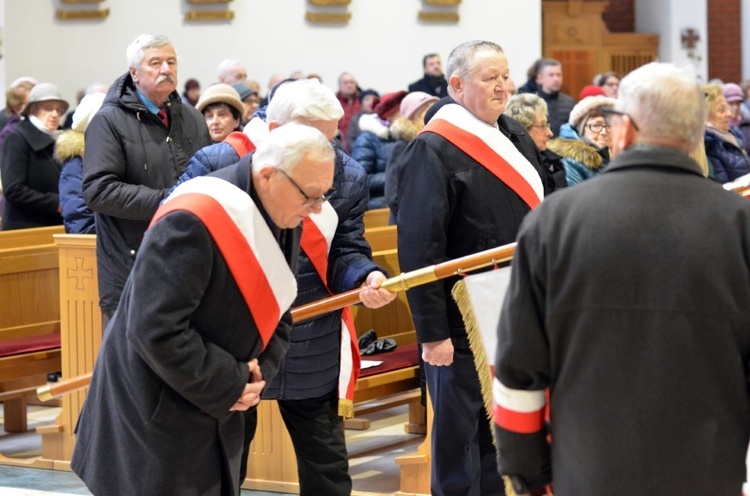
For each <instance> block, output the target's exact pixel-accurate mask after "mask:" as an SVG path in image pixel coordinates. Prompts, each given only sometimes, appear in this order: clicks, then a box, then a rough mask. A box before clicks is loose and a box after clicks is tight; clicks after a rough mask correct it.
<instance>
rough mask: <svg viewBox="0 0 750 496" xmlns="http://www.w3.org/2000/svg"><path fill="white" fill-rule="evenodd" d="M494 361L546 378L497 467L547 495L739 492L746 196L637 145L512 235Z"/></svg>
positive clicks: (746, 415)
mask: <svg viewBox="0 0 750 496" xmlns="http://www.w3.org/2000/svg"><path fill="white" fill-rule="evenodd" d="M512 265H513V269H512V278H511V284H510V288H509V290H508V294H507V297H506V300H505V305H504V307H503V313H502V318H501V322H500V327H499V331H498V343H499V345H498V350H497V356H496V364H495V371H496V372H497V375H498V379H499V380H500V381H501V382H502V384H503V385H505V386H506V387H507V388H509V389H512V390H520V391H523V392H526V391H542V390H544V389H545V388H547V387H549V388H550V398H551V399H550V419H551V434H552V437H551V439H552V442H551V454H550V450H549V447H548V445H547V438H546V433H545V432H542V431H539V432H537V433H536V434H518V433H513V432H510V431H507V430H504V429H500V428H498V429H497V435H498V446H499V458H500V470H501V472H502V473H505V474H515V475H517V476H520V477H522V478H523V479H524V480H525V481H526V482H527V483H528V484H530V485H534V484H536V483H543V482H547V481H548V480H549V477H550V474H549V469H550V464H549V462H550V459H551V470H552V478H553V483H554V489H555V494H556V495H561V496H568V495H575V496H595V495H601V494H607V495H610V496H632V495H635V494H643V495H645V494H649V495H651V494H654V495H655V494H664V495H667V494H669V495H672V494H709V493H710V494H740V492H741V486H742V483H743V481H744V479H745V453H746V452H747V446H748V439H749V436H750V402H749V401H748V379H749V377H750V376H749V372H748V371H749V370H750V311H748V309H750V202H748V200H747V199H745V198H742V197H740V196H739V195H736V194H734V193H730V192H727V191H724V190H722V188H721V186H719V185H718V184H716V183H714V182H713V181H710V180H707V179H705V178H704V177H703V176H702V175H701V171H700V168H699V166H698V164H697V163H695V162H693V161H692V160H690V158H689V157H688V156H687V155H684V154H681V153H679V152H677V151H676V150H670V149H667V148H657V147H637V148H632V149H629V150H627V151H625V152H624V153H622V154H621V155H619V156H618V157H617V158H616V159H614V160H613V161H612V162H610V164H609V166H608V167H607V170H605V171H604V173H603V174H602V175H601V176H600V177H598V178H596V179H593V180H591V181H587V182H585V183H583V184H580V185H578V186H576V187H574V188H567V189H564V190H562V191H560V192H558V193H555V194H554V195H552V196H550V197H549V198H548V199H546V200H545V201H544V202H542V204H541V205H540V206H539V208H537V209H535V210H534V211H533V212H531V213H530V214H529V216H527V218H526V219H525V221H524V223H523V225H522V226H521V230H520V232H519V241H518V248H517V250H516V254H515V256H514V258H513V264H512Z"/></svg>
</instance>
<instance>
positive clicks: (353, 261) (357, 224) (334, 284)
mask: <svg viewBox="0 0 750 496" xmlns="http://www.w3.org/2000/svg"><path fill="white" fill-rule="evenodd" d="M336 148H337V149H336V169H335V173H334V179H333V186H334V187H335V188H336V192H335V193H334V196H333V198H331V200H330V202H331V206H333V208H334V210H336V214H338V217H339V224H338V227H337V228H336V234H335V235H334V237H333V242H332V246H331V251H330V253H329V256H328V282H329V287H330V289H331V291H332V292H333V293H341V292H343V291H348V290H350V289H354V288H356V287H359V286H360V285H361V284H362V283H363V282H364V280H365V279H366V277H367V275H368V274H369V273H370V272H372V271H373V270H380V271H381V272H383V273H384V274H387V273H386V271H385V270H384V269H382V268H380V267H378V266H377V265H376V264H375V263H374V262H373V261H372V253H371V250H370V245H369V244H368V243H367V241H366V240H365V239H364V229H365V228H364V221H363V216H364V212H365V210H367V199H368V197H367V175H366V173H365V171H364V169H363V168H362V167H361V166H360V165H359V164H358V163H357V162H356V161H355V160H354V159H352V158H351V157H350V156H349V155H347V154H346V152H344V150H343V149H341V148H339V147H336ZM327 296H330V293H328V292H327V291H326V290H325V287H324V286H323V283H322V281H321V280H320V278H319V277H318V274H317V272H315V269H314V267H313V265H312V263H311V262H310V259H309V258H308V257H307V255H306V254H305V252H304V251H300V256H299V276H298V279H297V299H296V300H295V302H294V306H299V305H304V304H305V303H310V302H311V301H315V300H319V299H322V298H325V297H327ZM365 330H366V329H365ZM360 331H361V329H360ZM340 333H341V315H340V312H332V313H329V314H326V315H323V316H321V317H318V318H317V319H314V320H309V321H307V322H302V323H300V324H297V325H295V326H294V328H293V329H292V333H291V345H290V347H289V351H288V352H287V355H286V357H285V359H284V361H283V362H282V364H281V368H280V369H279V373H278V374H277V376H276V379H274V380H273V381H272V382H271V383H269V385H268V386H267V387H266V389H265V390H264V392H263V397H264V398H278V399H285V400H302V399H310V398H319V397H321V396H324V395H326V394H328V393H331V392H332V391H335V389H336V385H337V384H338V376H339V347H340V335H341V334H340Z"/></svg>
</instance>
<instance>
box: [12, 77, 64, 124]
mask: <svg viewBox="0 0 750 496" xmlns="http://www.w3.org/2000/svg"><path fill="white" fill-rule="evenodd" d="M38 102H60V103H62V104H63V114H64V113H65V112H67V111H68V107H70V104H69V103H68V102H67V101H65V100H64V99H63V97H62V96H60V90H59V89H58V88H57V86H55V85H54V84H51V83H39V84H37V85H36V86H34V87H33V88H31V91H30V92H29V102H28V103H27V104H26V108H25V109H24V111H23V115H25V116H28V115H29V112H30V110H31V107H33V106H34V104H35V103H38Z"/></svg>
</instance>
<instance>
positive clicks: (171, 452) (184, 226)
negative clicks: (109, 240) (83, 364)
mask: <svg viewBox="0 0 750 496" xmlns="http://www.w3.org/2000/svg"><path fill="white" fill-rule="evenodd" d="M250 158H251V156H247V157H245V159H243V160H242V161H240V162H239V163H237V164H235V165H234V166H230V167H228V168H226V169H223V170H222V171H220V172H221V173H222V174H223V176H222V177H225V178H230V179H231V178H232V176H234V178H242V177H245V178H247V177H248V176H249V173H250ZM246 183H247V184H251V183H250V181H249V180H248V181H246ZM248 187H249V186H248ZM248 192H249V193H251V191H250V190H249V189H248ZM253 195H254V194H251V196H253ZM254 200H255V202H256V205H258V206H259V208H260V210H261V213H262V214H264V215H265V212H264V210H263V209H262V207H261V206H260V203H259V201H257V199H256V198H254ZM272 230H273V229H272ZM300 231H301V230H300V229H299V228H298V229H294V230H281V231H279V230H274V234H275V235H276V237H277V239H278V240H279V244H280V246H281V248H282V251H284V254H285V258H286V259H287V261H288V262H289V263H290V267H296V263H297V260H296V257H297V256H298V253H299V234H300ZM290 325H291V319H290V317H289V313H287V314H286V317H285V319H284V320H282V322H281V323H280V325H279V327H278V328H277V330H276V332H275V333H274V335H273V337H272V339H271V341H270V343H269V344H268V346H267V347H266V349H265V351H263V353H261V349H262V344H261V341H260V337H259V334H258V332H257V328H256V326H255V324H254V322H253V319H252V317H251V314H250V311H249V309H248V307H247V304H246V303H245V300H244V299H243V297H242V294H241V293H240V291H239V288H238V287H237V284H236V282H235V280H234V278H233V277H232V274H231V272H230V271H229V269H228V267H227V265H226V262H225V261H224V258H223V257H222V255H221V253H220V251H219V249H218V247H217V245H216V244H215V243H214V241H213V239H212V237H211V235H210V234H209V233H208V231H207V229H206V227H205V225H204V224H203V223H202V222H201V221H200V220H198V218H197V217H196V216H194V215H193V214H191V213H187V212H184V211H177V212H173V213H169V214H167V215H166V216H164V217H163V218H162V219H160V220H159V221H158V222H157V223H156V224H154V226H152V227H151V228H150V229H149V230H148V231H147V232H146V236H145V238H144V241H143V248H142V250H141V252H140V253H139V255H138V257H136V261H135V265H134V267H133V271H132V273H131V276H130V277H129V278H128V282H127V283H126V285H125V290H124V292H123V297H122V299H121V302H120V305H119V306H118V309H117V311H116V312H115V314H114V316H113V318H112V321H111V322H110V324H109V326H108V327H107V329H106V332H105V336H104V341H103V343H102V347H101V351H100V353H99V357H98V359H97V362H96V368H95V370H94V376H93V380H92V382H91V387H90V389H89V393H88V397H87V398H86V403H85V405H84V408H83V410H82V412H81V416H80V421H79V424H78V428H77V443H76V447H75V450H74V452H73V458H72V461H71V468H72V469H73V471H74V472H75V473H76V474H78V476H79V477H81V479H82V480H83V481H84V482H85V483H86V485H87V486H88V487H89V489H90V490H91V491H92V492H93V493H94V494H96V495H100V494H101V495H122V496H132V495H136V494H137V495H139V496H143V495H165V494H174V495H178V494H179V495H180V496H189V495H195V496H198V495H216V496H219V495H221V496H225V495H237V494H239V469H240V457H241V454H242V449H243V438H244V414H243V413H241V412H230V411H229V409H230V408H231V407H232V405H233V404H234V403H235V402H236V401H237V400H238V399H239V397H240V394H241V393H242V391H243V388H244V386H245V384H246V383H247V382H248V379H249V373H248V367H247V361H248V360H250V359H252V358H255V357H259V362H260V366H261V370H262V372H263V374H264V379H266V380H267V381H270V380H271V379H272V378H273V376H274V375H275V373H276V371H277V370H278V366H279V361H280V360H281V358H282V356H283V354H284V353H285V352H286V349H287V347H288V342H289V329H290Z"/></svg>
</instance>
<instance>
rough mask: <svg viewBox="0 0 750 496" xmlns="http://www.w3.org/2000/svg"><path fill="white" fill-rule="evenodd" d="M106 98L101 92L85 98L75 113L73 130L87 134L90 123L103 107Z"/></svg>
mask: <svg viewBox="0 0 750 496" xmlns="http://www.w3.org/2000/svg"><path fill="white" fill-rule="evenodd" d="M106 96H107V95H106V94H104V93H100V92H97V93H91V94H90V95H86V96H84V97H83V100H81V103H79V104H78V106H77V107H76V110H75V112H73V126H72V127H71V129H73V130H74V131H80V132H82V133H85V132H86V128H87V127H88V125H89V122H91V118H92V117H94V114H96V113H97V112H98V111H99V109H100V108H101V107H102V103H104V97H106Z"/></svg>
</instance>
